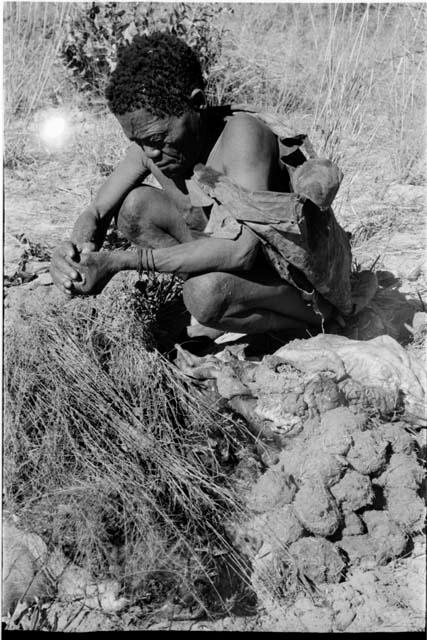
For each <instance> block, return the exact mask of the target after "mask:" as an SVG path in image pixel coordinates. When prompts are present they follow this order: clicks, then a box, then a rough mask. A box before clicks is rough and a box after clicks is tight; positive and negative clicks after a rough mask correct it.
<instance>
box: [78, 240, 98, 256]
mask: <svg viewBox="0 0 427 640" xmlns="http://www.w3.org/2000/svg"><path fill="white" fill-rule="evenodd" d="M91 251H96V244H95V243H94V242H84V243H83V244H82V251H81V253H90V252H91Z"/></svg>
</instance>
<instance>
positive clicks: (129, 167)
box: [71, 143, 149, 249]
mask: <svg viewBox="0 0 427 640" xmlns="http://www.w3.org/2000/svg"><path fill="white" fill-rule="evenodd" d="M148 174H149V171H148V169H146V167H145V165H144V154H143V152H142V150H141V148H140V147H138V145H137V144H135V143H133V144H132V145H131V146H130V147H129V149H128V151H127V152H126V155H125V157H124V158H123V160H121V162H120V163H119V164H118V166H117V167H116V169H115V170H114V171H113V173H112V174H111V175H110V176H109V177H108V178H107V180H106V182H104V184H103V185H102V186H101V188H100V189H99V191H98V193H97V194H96V196H95V199H94V201H93V202H92V203H91V204H90V205H89V207H88V208H87V209H85V210H84V211H83V213H82V214H81V215H80V216H79V218H78V219H77V220H76V223H75V225H74V228H73V231H72V234H71V240H72V242H73V243H74V244H75V245H76V246H77V247H78V246H80V245H82V244H84V243H86V242H91V243H94V244H95V245H96V248H97V249H99V248H100V247H101V246H102V243H103V241H104V239H105V235H106V233H107V230H108V227H109V225H110V223H111V220H112V219H113V216H114V215H115V214H116V213H117V212H118V211H119V209H120V207H121V205H122V203H123V201H124V199H125V198H126V196H127V195H128V193H129V192H130V191H132V189H134V188H135V187H136V186H137V185H138V184H140V183H141V182H142V181H143V180H144V179H145V178H146V177H147V176H148Z"/></svg>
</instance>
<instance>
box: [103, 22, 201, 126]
mask: <svg viewBox="0 0 427 640" xmlns="http://www.w3.org/2000/svg"><path fill="white" fill-rule="evenodd" d="M204 85H205V82H204V79H203V75H202V70H201V66H200V62H199V60H198V57H197V55H196V54H195V53H194V51H193V50H192V49H191V47H189V46H188V45H187V44H186V43H185V42H183V41H182V40H180V39H179V38H177V37H176V36H174V35H172V34H171V33H163V32H155V33H153V34H151V35H149V36H135V38H134V39H133V40H132V42H131V44H128V45H125V46H124V47H122V48H121V50H120V51H119V55H118V62H117V66H116V68H115V69H114V71H113V73H112V75H111V78H110V81H109V84H108V86H107V88H106V91H105V95H106V98H107V100H108V105H109V107H110V109H111V111H112V112H113V113H114V114H118V115H120V114H123V113H129V112H131V111H136V110H137V109H141V108H145V109H147V110H148V111H150V112H151V113H152V114H153V115H156V116H160V117H164V116H167V115H168V116H169V115H175V116H180V115H182V114H183V113H184V111H186V110H187V109H188V108H189V97H190V95H191V93H192V91H193V90H194V89H203V88H204Z"/></svg>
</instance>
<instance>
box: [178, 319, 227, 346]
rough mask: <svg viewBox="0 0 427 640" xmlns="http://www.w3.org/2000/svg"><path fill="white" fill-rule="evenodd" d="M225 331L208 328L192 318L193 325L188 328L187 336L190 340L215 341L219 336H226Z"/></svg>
mask: <svg viewBox="0 0 427 640" xmlns="http://www.w3.org/2000/svg"><path fill="white" fill-rule="evenodd" d="M224 333H225V332H224V331H222V330H221V329H212V327H206V326H205V325H204V324H200V322H197V320H196V319H195V318H194V317H193V316H192V317H191V324H190V325H189V326H188V327H187V335H188V337H189V338H209V339H210V340H215V339H216V338H219V336H222V335H224Z"/></svg>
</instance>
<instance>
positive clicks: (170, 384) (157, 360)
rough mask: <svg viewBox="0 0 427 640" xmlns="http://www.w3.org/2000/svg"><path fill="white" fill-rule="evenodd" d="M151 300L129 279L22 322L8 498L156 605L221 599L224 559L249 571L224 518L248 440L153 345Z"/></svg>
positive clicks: (11, 397)
mask: <svg viewBox="0 0 427 640" xmlns="http://www.w3.org/2000/svg"><path fill="white" fill-rule="evenodd" d="M142 299H143V296H142V294H140V293H139V294H138V292H137V291H136V290H135V289H134V287H131V286H127V287H123V288H122V289H121V293H120V294H118V293H117V291H114V292H113V293H111V294H110V295H107V294H106V295H102V296H100V297H99V298H98V299H96V300H94V299H93V298H90V299H79V300H72V301H70V302H68V303H65V304H64V302H63V300H61V301H59V303H58V304H52V306H51V307H49V308H43V306H42V305H40V304H37V305H33V306H32V307H31V310H30V311H31V312H30V313H28V314H27V316H26V317H25V318H23V319H21V321H19V322H16V323H15V324H14V326H13V328H12V329H11V330H10V335H8V336H7V340H6V341H5V369H4V372H5V392H6V393H5V399H6V403H5V417H6V421H5V437H4V461H5V474H4V479H5V486H4V490H5V497H6V508H7V509H8V511H10V512H13V513H17V514H18V515H19V517H20V519H21V522H22V523H23V524H24V525H25V526H26V527H27V528H29V529H30V530H31V531H34V532H37V533H39V534H40V535H42V537H43V538H44V539H45V540H46V542H48V544H50V545H52V546H59V547H60V548H62V550H63V551H64V552H65V553H66V554H67V555H68V556H69V557H70V558H71V559H72V560H73V561H74V562H77V563H79V564H81V565H82V566H85V567H86V568H90V569H91V570H92V572H93V574H94V575H95V576H99V577H104V576H114V577H115V578H118V579H120V580H121V581H122V584H123V585H124V588H125V592H124V593H125V594H126V595H128V596H130V597H131V598H132V595H133V596H135V595H138V596H139V598H141V597H142V598H143V600H144V601H145V602H146V603H147V606H148V607H150V603H151V606H157V605H158V604H159V603H160V602H161V601H162V600H164V599H165V598H168V599H170V598H171V597H172V596H173V597H178V599H179V598H180V597H181V598H184V597H185V598H187V602H188V596H189V594H190V595H191V597H192V598H193V600H194V599H195V600H196V601H198V602H199V603H201V604H202V605H203V606H204V607H205V608H206V609H209V608H212V607H216V606H218V603H219V602H220V601H221V585H219V583H218V580H219V575H220V573H221V571H220V563H219V560H221V563H222V564H223V563H224V559H226V562H227V565H228V566H229V567H230V568H231V569H230V570H231V572H233V568H234V571H236V572H237V573H239V574H240V576H243V575H244V574H245V567H244V564H243V562H242V561H241V559H240V557H239V556H238V555H237V553H236V552H235V551H234V550H233V548H232V546H231V545H230V544H229V542H228V540H227V536H226V535H225V533H224V528H223V525H224V522H225V521H226V520H227V519H229V518H230V517H236V516H237V515H238V514H239V512H240V511H241V506H240V505H239V502H238V499H237V497H236V495H235V494H234V493H233V491H232V490H231V489H230V487H229V484H228V482H227V468H228V467H229V466H230V463H231V461H232V460H233V456H234V455H235V453H236V452H237V449H238V448H239V447H241V446H242V444H238V442H237V439H236V437H235V436H236V433H237V432H236V425H235V424H234V423H233V422H232V421H231V420H230V419H229V418H227V417H226V416H224V415H221V414H220V413H218V412H216V411H215V410H214V409H209V408H208V407H207V406H206V403H205V401H204V400H203V399H202V396H201V395H200V394H199V392H198V391H197V389H194V388H190V387H189V385H188V381H186V379H185V378H184V377H183V376H182V375H181V374H180V373H179V372H178V371H177V370H176V369H175V368H174V367H173V366H172V365H171V364H170V363H169V362H168V361H167V360H166V359H164V358H163V357H162V356H161V355H160V354H159V353H158V352H157V351H156V350H149V349H147V346H149V344H148V343H149V342H150V340H151V336H150V332H149V330H148V329H149V327H148V324H149V323H148V324H147V317H145V320H146V321H145V322H144V318H143V317H142V316H141V309H142V310H144V309H145V311H147V304H146V300H145V302H141V300H142ZM28 309H29V307H28V305H27V310H28ZM187 380H188V379H187ZM239 438H240V440H241V439H242V434H240V435H239ZM244 438H245V436H244V435H243V440H244ZM222 578H223V576H222ZM208 594H209V595H208Z"/></svg>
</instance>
